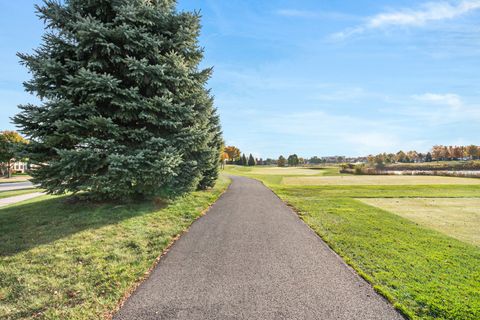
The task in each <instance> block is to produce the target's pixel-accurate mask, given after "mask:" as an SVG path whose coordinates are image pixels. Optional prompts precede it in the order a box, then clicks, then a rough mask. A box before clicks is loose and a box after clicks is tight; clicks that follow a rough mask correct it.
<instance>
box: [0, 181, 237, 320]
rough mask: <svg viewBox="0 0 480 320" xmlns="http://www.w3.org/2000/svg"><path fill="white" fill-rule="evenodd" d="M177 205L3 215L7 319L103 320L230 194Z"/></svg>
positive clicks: (1, 283) (195, 196)
mask: <svg viewBox="0 0 480 320" xmlns="http://www.w3.org/2000/svg"><path fill="white" fill-rule="evenodd" d="M228 184H229V180H228V179H227V178H225V177H223V178H221V179H220V181H219V183H218V184H217V186H216V187H215V188H214V189H213V190H210V191H205V192H194V193H192V194H190V195H188V196H185V197H183V198H180V199H178V200H176V201H173V202H171V203H169V204H163V205H162V204H155V203H153V202H152V201H147V202H142V203H137V204H125V205H111V204H88V203H79V204H76V205H72V204H68V203H65V201H64V197H50V196H43V197H40V198H36V199H33V200H30V201H28V202H23V203H21V204H17V205H12V206H9V207H7V208H4V209H0V318H1V319H32V318H41V319H101V318H103V317H104V316H106V315H108V314H110V313H111V312H112V311H113V310H114V309H115V307H116V305H117V303H118V302H119V300H120V299H121V298H122V297H123V296H124V294H125V293H126V292H127V291H128V290H129V289H131V288H132V287H133V286H134V284H135V283H136V282H137V281H138V280H139V279H142V277H143V276H144V274H145V271H147V270H148V269H149V268H150V267H151V266H152V265H153V263H154V262H155V260H156V259H157V257H158V256H159V255H160V254H161V253H162V251H163V250H164V249H165V248H166V247H167V246H168V245H169V244H170V243H171V241H172V240H173V239H174V238H175V236H176V235H178V234H179V233H181V232H182V231H184V230H185V229H186V228H187V227H188V226H189V225H190V224H191V223H192V222H193V221H194V220H195V219H196V218H198V217H199V216H200V215H201V212H202V211H203V210H205V209H206V208H207V207H208V206H209V205H210V204H212V203H213V202H214V201H215V200H216V199H217V198H218V196H219V195H220V194H221V193H222V192H223V191H224V190H225V189H226V187H227V186H228Z"/></svg>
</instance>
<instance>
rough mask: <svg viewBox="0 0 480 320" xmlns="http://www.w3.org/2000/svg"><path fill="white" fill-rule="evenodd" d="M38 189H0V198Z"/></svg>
mask: <svg viewBox="0 0 480 320" xmlns="http://www.w3.org/2000/svg"><path fill="white" fill-rule="evenodd" d="M39 191H40V190H39V189H21V190H12V191H0V199H3V198H10V197H15V196H21V195H22V194H27V193H33V192H39Z"/></svg>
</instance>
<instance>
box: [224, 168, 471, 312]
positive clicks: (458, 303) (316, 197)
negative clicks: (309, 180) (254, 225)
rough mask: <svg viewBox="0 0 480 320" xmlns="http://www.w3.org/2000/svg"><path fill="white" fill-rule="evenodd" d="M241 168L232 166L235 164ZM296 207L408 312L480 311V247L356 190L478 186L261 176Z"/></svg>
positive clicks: (407, 193)
mask: <svg viewBox="0 0 480 320" xmlns="http://www.w3.org/2000/svg"><path fill="white" fill-rule="evenodd" d="M228 170H229V171H230V172H232V173H235V172H236V171H235V170H232V168H229V169H228ZM249 176H250V177H257V178H258V179H260V180H263V181H264V182H265V183H266V184H267V185H268V186H269V187H270V188H272V189H273V191H275V192H276V193H277V194H278V195H279V196H280V197H281V198H282V199H283V200H284V201H286V202H288V203H289V204H291V205H292V206H293V207H295V208H296V209H297V210H298V212H299V213H300V216H301V217H302V219H303V220H304V221H305V222H306V223H307V224H308V225H310V226H311V227H312V229H314V230H315V231H316V232H317V233H318V234H319V235H320V236H321V237H322V238H323V239H324V240H325V241H326V242H327V243H328V244H329V245H330V246H331V247H332V248H333V249H334V250H335V251H336V252H337V253H339V254H340V255H341V256H342V257H343V258H344V260H345V261H346V262H347V263H349V264H350V265H351V266H353V267H354V268H355V269H356V270H357V271H358V272H359V273H360V274H361V275H362V276H363V277H364V278H366V279H367V280H368V281H369V282H371V283H372V284H373V285H374V287H375V288H376V290H377V291H379V292H381V293H382V294H383V295H384V296H386V297H387V298H388V299H389V300H390V301H392V303H394V305H395V306H396V307H397V308H398V309H399V310H401V311H402V312H403V313H405V314H406V315H408V316H409V317H411V318H421V319H434V318H440V319H442V318H443V319H479V318H480V249H479V248H478V247H475V246H473V245H469V244H466V243H463V242H460V241H458V240H456V239H453V238H451V237H448V236H446V235H444V234H442V233H439V232H436V231H433V230H430V229H427V228H423V227H421V226H419V225H417V224H416V223H414V222H411V221H409V220H407V219H404V218H402V217H399V216H397V215H395V214H392V213H390V212H388V211H384V210H381V209H378V208H375V207H372V206H369V205H367V204H364V203H362V202H360V201H358V200H355V199H353V198H354V197H392V198H395V197H479V196H480V187H479V186H478V185H429V186H285V185H281V184H279V183H280V182H281V180H282V179H281V177H275V178H274V177H271V176H269V177H268V179H264V178H265V176H255V174H254V171H253V172H250V174H249Z"/></svg>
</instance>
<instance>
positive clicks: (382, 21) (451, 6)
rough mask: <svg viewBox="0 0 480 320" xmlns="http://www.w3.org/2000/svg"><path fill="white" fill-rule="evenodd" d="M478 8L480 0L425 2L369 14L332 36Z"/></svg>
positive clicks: (415, 24) (425, 20)
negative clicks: (411, 6) (362, 22)
mask: <svg viewBox="0 0 480 320" xmlns="http://www.w3.org/2000/svg"><path fill="white" fill-rule="evenodd" d="M478 9H480V0H462V1H459V2H454V3H452V2H446V1H439V2H427V3H425V4H423V5H422V6H420V7H419V8H417V9H411V8H404V9H400V10H397V11H391V12H383V13H380V14H377V15H374V16H371V17H369V18H367V19H366V21H365V23H364V24H362V25H359V26H357V27H354V28H351V29H347V30H344V31H341V32H338V33H335V34H333V35H332V38H334V39H338V40H341V39H345V38H348V37H350V36H353V35H356V34H361V33H364V32H366V31H368V30H374V29H380V28H387V27H419V26H425V25H427V24H428V23H431V22H434V21H441V20H447V19H454V18H457V17H460V16H462V15H465V14H467V13H469V12H471V11H474V10H478Z"/></svg>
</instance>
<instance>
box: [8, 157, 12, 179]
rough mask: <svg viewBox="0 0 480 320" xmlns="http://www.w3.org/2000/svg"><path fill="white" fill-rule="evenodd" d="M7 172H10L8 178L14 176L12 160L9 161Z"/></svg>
mask: <svg viewBox="0 0 480 320" xmlns="http://www.w3.org/2000/svg"><path fill="white" fill-rule="evenodd" d="M7 174H8V179H10V178H11V177H12V162H11V161H8V165H7Z"/></svg>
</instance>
